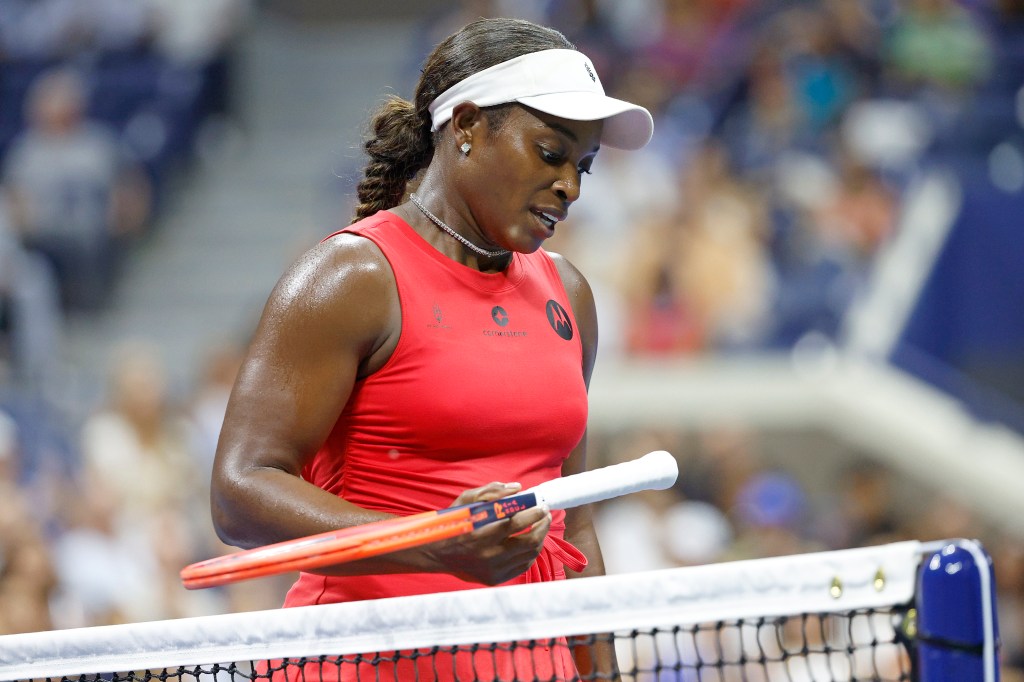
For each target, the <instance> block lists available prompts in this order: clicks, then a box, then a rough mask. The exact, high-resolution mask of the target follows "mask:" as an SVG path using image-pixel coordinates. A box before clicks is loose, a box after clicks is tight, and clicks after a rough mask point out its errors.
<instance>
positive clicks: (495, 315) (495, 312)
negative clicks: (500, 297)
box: [491, 305, 508, 327]
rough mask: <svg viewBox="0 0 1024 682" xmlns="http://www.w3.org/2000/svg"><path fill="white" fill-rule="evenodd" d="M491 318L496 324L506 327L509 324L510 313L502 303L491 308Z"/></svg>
mask: <svg viewBox="0 0 1024 682" xmlns="http://www.w3.org/2000/svg"><path fill="white" fill-rule="evenodd" d="M491 319H492V320H494V324H496V325H498V326H499V327H504V326H505V325H507V324H508V313H506V312H505V309H504V308H502V307H501V306H500V305H496V306H494V307H493V308H491Z"/></svg>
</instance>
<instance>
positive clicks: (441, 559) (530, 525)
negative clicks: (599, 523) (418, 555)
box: [426, 482, 551, 585]
mask: <svg viewBox="0 0 1024 682" xmlns="http://www.w3.org/2000/svg"><path fill="white" fill-rule="evenodd" d="M521 489H522V486H521V485H519V484H518V483H498V482H494V483H488V484H487V485H485V486H481V487H479V488H472V489H470V490H466V491H465V492H463V493H462V494H461V495H459V496H458V497H457V498H456V499H455V501H454V502H453V503H452V506H458V505H462V504H470V503H473V502H491V501H493V500H497V499H500V498H502V497H507V496H509V495H514V494H516V493H518V492H519V491H520V490H521ZM550 527H551V512H550V511H549V510H548V509H547V508H546V507H531V508H530V509H524V510H523V511H521V512H518V513H517V514H514V515H513V516H511V517H510V518H508V519H505V520H502V521H498V522H497V523H490V524H487V525H486V526H483V527H481V528H478V529H477V530H475V531H473V532H472V533H470V534H468V535H462V536H459V537H456V538H452V539H450V540H445V541H442V542H438V543H436V544H434V545H432V546H430V547H428V548H427V549H426V553H427V554H428V555H430V557H431V558H432V559H433V561H434V562H436V563H437V564H438V566H439V567H440V569H441V570H443V571H444V572H446V573H451V574H452V575H454V576H456V577H458V578H461V579H463V580H468V581H470V582H475V583H482V584H484V585H498V584H501V583H503V582H506V581H508V580H511V579H512V578H515V577H516V576H518V575H520V574H522V573H524V572H525V571H526V570H527V569H528V568H529V567H530V564H532V563H533V562H534V560H535V559H536V558H537V555H539V554H540V551H541V547H542V545H543V544H544V538H545V537H547V534H548V529H550Z"/></svg>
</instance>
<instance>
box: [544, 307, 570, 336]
mask: <svg viewBox="0 0 1024 682" xmlns="http://www.w3.org/2000/svg"><path fill="white" fill-rule="evenodd" d="M545 312H547V314H548V322H549V323H550V324H551V328H552V329H554V330H555V333H556V334H558V335H559V336H561V337H562V338H563V339H565V340H566V341H568V340H569V339H571V338H572V321H571V320H569V314H568V313H566V312H565V308H563V307H562V306H560V305H558V302H557V301H548V305H547V308H546V309H545Z"/></svg>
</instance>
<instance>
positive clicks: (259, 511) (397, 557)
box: [211, 235, 550, 584]
mask: <svg viewBox="0 0 1024 682" xmlns="http://www.w3.org/2000/svg"><path fill="white" fill-rule="evenodd" d="M400 311H401V308H400V306H399V303H398V293H397V288H396V285H395V280H394V274H393V273H392V271H391V268H390V265H389V264H388V263H387V260H386V259H385V258H384V255H383V254H382V253H381V252H380V250H379V249H378V248H377V247H376V246H375V245H374V244H373V243H372V242H370V241H369V240H366V239H363V238H361V237H357V236H354V235H340V236H338V237H334V238H332V239H330V240H328V241H327V242H325V243H323V244H320V245H318V246H317V247H315V248H313V249H311V250H310V251H309V252H308V253H307V254H305V255H304V256H303V257H302V258H301V259H299V261H298V262H297V263H296V264H295V265H293V266H292V267H291V268H290V269H289V270H288V272H287V273H285V275H284V276H283V277H282V278H281V280H280V281H279V282H278V284H277V286H276V287H275V288H274V291H273V293H272V294H271V296H270V299H269V301H268V303H267V305H266V307H265V309H264V312H263V316H262V318H261V320H260V323H259V325H258V327H257V330H256V332H255V336H254V338H253V341H252V343H251V344H250V347H249V350H248V352H247V355H246V358H245V359H244V361H243V364H242V367H241V370H240V372H239V376H238V379H237V381H236V383H235V386H234V389H233V391H232V394H231V398H230V400H229V403H228V409H227V412H226V415H225V419H224V426H223V429H222V432H221V437H220V442H219V444H218V447H217V455H216V458H215V461H214V468H213V478H212V489H211V506H212V509H213V520H214V526H215V528H216V530H217V533H218V535H219V536H220V537H221V539H222V540H224V541H225V542H227V543H229V544H231V545H235V546H238V547H243V548H250V547H257V546H262V545H267V544H270V543H275V542H280V541H283V540H289V539H293V538H298V537H304V536H307V535H313V534H316V533H322V532H326V531H329V530H334V529H337V528H346V527H349V526H353V525H359V524H363V523H368V522H371V521H376V520H380V519H384V518H390V517H391V516H392V515H389V514H385V513H381V512H375V511H371V510H368V509H364V508H362V507H358V506H356V505H354V504H352V503H350V502H346V501H345V500H343V499H341V498H340V497H338V496H336V495H334V494H332V493H330V492H327V491H325V490H322V489H321V488H319V487H317V486H315V485H312V484H311V483H309V482H307V481H304V480H303V479H302V478H301V477H300V474H301V472H302V468H303V466H304V465H305V464H306V463H307V462H308V461H309V460H310V458H312V457H313V456H314V455H315V454H316V452H317V450H318V449H319V447H320V446H321V444H322V443H323V442H324V441H325V440H326V439H327V437H328V436H329V434H330V432H331V430H332V429H333V428H334V426H335V423H336V422H337V419H338V416H339V415H340V414H341V412H342V410H343V408H344V406H345V403H346V402H347V401H348V399H349V397H350V395H351V393H352V390H353V387H354V385H355V382H356V380H357V379H359V378H361V377H364V376H367V375H369V374H372V373H373V372H374V371H375V370H377V369H379V368H380V367H381V366H382V365H383V364H384V363H385V362H386V361H387V359H388V358H389V357H390V355H391V353H392V351H393V350H394V347H395V344H396V343H397V340H398V336H399V333H400V330H401V312H400ZM510 492H515V490H510V489H508V488H505V487H503V486H501V485H500V484H490V485H488V486H484V487H482V488H477V489H474V490H470V491H466V492H464V493H463V494H462V495H460V497H459V498H458V500H456V503H464V502H470V501H476V500H489V499H495V498H497V497H501V496H504V495H507V494H509V493H510ZM549 524H550V515H549V514H547V513H546V512H544V511H543V510H540V509H533V510H527V511H525V512H521V513H520V514H517V515H515V516H514V517H512V519H510V520H508V521H507V522H502V523H499V524H493V525H492V526H489V527H487V528H482V529H480V530H479V531H476V532H474V533H473V534H471V535H470V536H466V537H464V538H458V539H456V540H452V541H447V542H444V543H437V544H436V545H434V546H431V547H427V548H419V549H411V550H405V551H402V552H395V553H393V554H389V555H386V556H382V557H376V558H372V559H366V560H363V561H359V562H353V563H350V564H343V565H339V566H336V567H328V568H327V569H323V570H322V571H320V572H324V573H333V574H344V575H360V574H367V573H395V572H410V571H430V572H447V573H452V574H455V575H458V576H459V577H463V578H465V579H467V580H473V581H476V582H482V583H486V584H496V583H499V582H503V581H504V580H507V579H509V578H511V577H513V576H514V575H516V574H517V573H512V574H511V575H509V572H511V571H518V572H520V573H521V572H522V571H524V570H526V568H527V567H528V566H529V564H530V563H531V562H532V561H533V559H534V558H535V557H536V554H537V553H538V552H539V551H540V546H541V543H542V542H543V539H544V536H545V535H546V533H547V529H548V526H549ZM520 531H526V532H524V533H522V534H521V535H516V536H515V537H514V538H513V537H511V536H512V535H515V534H517V533H520Z"/></svg>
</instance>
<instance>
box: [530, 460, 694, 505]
mask: <svg viewBox="0 0 1024 682" xmlns="http://www.w3.org/2000/svg"><path fill="white" fill-rule="evenodd" d="M678 475H679V465H678V464H677V463H676V458H675V457H673V456H672V455H671V454H669V453H668V452H665V451H664V450H655V451H654V452H649V453H647V454H646V455H644V456H643V457H639V458H637V459H634V460H632V461H629V462H623V463H621V464H613V465H611V466H606V467H602V468H600V469H593V470H591V471H585V472H583V473H581V474H573V475H572V476H566V477H564V478H556V479H554V480H551V481H545V482H544V483H541V484H540V485H537V486H535V487H533V488H530V489H529V490H525V491H523V492H522V493H520V495H524V494H526V493H533V494H534V495H536V496H537V503H538V504H547V505H548V507H550V508H551V509H569V508H571V507H577V506H579V505H582V504H590V503H592V502H600V501H601V500H607V499H609V498H612V497H618V496H619V495H627V494H629V493H635V492H639V491H641V490H664V489H665V488H669V487H671V486H672V484H673V483H675V482H676V477H677V476H678Z"/></svg>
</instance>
